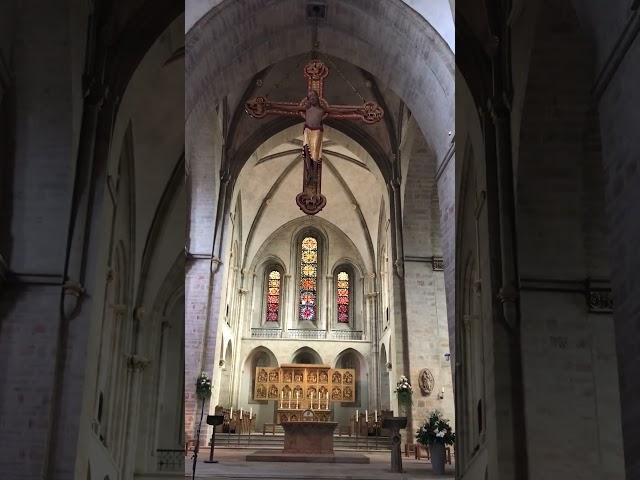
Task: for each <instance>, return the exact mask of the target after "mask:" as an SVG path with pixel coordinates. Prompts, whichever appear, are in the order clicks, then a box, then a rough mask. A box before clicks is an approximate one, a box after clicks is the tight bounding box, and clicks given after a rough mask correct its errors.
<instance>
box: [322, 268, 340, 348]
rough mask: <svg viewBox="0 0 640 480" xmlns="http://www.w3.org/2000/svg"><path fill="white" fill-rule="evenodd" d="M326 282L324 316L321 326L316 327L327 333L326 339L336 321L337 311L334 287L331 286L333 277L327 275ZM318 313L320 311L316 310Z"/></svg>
mask: <svg viewBox="0 0 640 480" xmlns="http://www.w3.org/2000/svg"><path fill="white" fill-rule="evenodd" d="M325 279H326V281H325V287H326V288H325V294H324V301H325V308H324V312H325V314H324V315H323V316H324V318H323V319H322V324H320V325H318V328H319V329H320V330H325V331H326V332H327V338H328V337H329V331H330V330H331V329H332V328H333V327H334V326H335V325H336V319H337V314H338V312H337V309H336V305H335V303H336V302H335V294H334V292H335V289H334V285H333V275H327V276H326V277H325ZM318 313H320V311H319V310H318Z"/></svg>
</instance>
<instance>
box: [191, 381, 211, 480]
mask: <svg viewBox="0 0 640 480" xmlns="http://www.w3.org/2000/svg"><path fill="white" fill-rule="evenodd" d="M196 396H197V397H198V400H200V401H201V402H202V407H201V410H200V422H199V423H198V431H197V433H196V445H195V448H194V449H193V471H192V475H191V478H192V479H195V477H196V464H197V462H198V450H200V430H201V428H202V418H203V417H204V404H205V402H206V401H207V399H208V398H209V397H210V396H211V379H210V378H209V377H208V376H207V374H206V373H205V372H202V373H201V374H200V375H199V376H198V378H197V379H196Z"/></svg>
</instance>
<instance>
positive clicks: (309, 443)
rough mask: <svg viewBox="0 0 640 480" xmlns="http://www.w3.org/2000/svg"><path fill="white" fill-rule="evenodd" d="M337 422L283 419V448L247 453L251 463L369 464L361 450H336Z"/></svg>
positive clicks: (247, 458) (367, 458)
mask: <svg viewBox="0 0 640 480" xmlns="http://www.w3.org/2000/svg"><path fill="white" fill-rule="evenodd" d="M337 426H338V423H337V422H317V421H299V422H282V427H283V428H284V449H283V450H280V451H278V450H258V451H256V452H253V453H251V454H249V455H247V456H246V460H247V461H248V462H306V463H369V457H366V456H365V455H362V454H359V453H351V452H340V453H338V454H336V453H334V451H333V432H334V430H335V429H336V427H337Z"/></svg>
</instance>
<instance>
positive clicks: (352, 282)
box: [329, 258, 364, 330]
mask: <svg viewBox="0 0 640 480" xmlns="http://www.w3.org/2000/svg"><path fill="white" fill-rule="evenodd" d="M342 272H344V273H346V274H347V282H348V286H349V288H348V299H349V302H348V305H347V307H348V308H347V312H346V313H347V318H348V321H347V322H345V323H342V322H341V321H340V314H341V312H340V311H339V310H340V306H341V305H340V304H339V302H338V291H339V290H340V289H339V285H338V281H339V278H338V275H340V274H341V273H342ZM331 278H332V280H333V284H332V285H331V287H332V288H331V290H332V291H331V292H329V299H330V302H331V306H330V311H331V312H332V314H330V318H329V319H330V322H331V323H330V327H331V328H351V329H352V330H356V329H358V327H361V319H360V318H359V316H360V315H359V314H360V312H359V308H358V307H359V305H360V303H359V302H361V301H362V299H361V298H360V297H361V295H358V292H360V291H362V290H361V289H360V288H358V287H359V286H360V283H361V278H362V273H361V272H360V269H358V267H357V265H355V264H354V263H353V262H352V261H351V260H349V259H345V258H341V259H339V260H338V261H337V262H335V264H334V266H333V268H332V269H331ZM360 329H361V330H364V328H360Z"/></svg>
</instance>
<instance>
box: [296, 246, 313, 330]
mask: <svg viewBox="0 0 640 480" xmlns="http://www.w3.org/2000/svg"><path fill="white" fill-rule="evenodd" d="M301 247H302V248H301V249H300V304H299V306H298V313H299V315H298V317H299V319H300V321H305V320H306V321H311V322H315V321H316V318H317V308H318V305H317V304H318V302H317V300H318V240H317V239H316V238H315V237H312V236H306V237H304V238H303V239H302V246H301Z"/></svg>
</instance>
